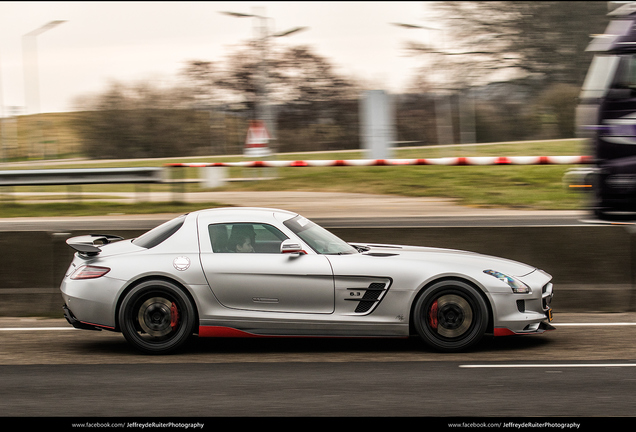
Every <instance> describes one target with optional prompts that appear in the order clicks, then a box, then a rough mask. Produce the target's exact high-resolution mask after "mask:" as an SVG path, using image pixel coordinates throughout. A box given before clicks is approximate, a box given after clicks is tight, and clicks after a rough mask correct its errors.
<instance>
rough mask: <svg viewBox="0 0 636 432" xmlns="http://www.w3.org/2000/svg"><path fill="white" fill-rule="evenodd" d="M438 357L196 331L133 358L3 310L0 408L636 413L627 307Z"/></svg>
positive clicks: (92, 335)
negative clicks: (172, 350)
mask: <svg viewBox="0 0 636 432" xmlns="http://www.w3.org/2000/svg"><path fill="white" fill-rule="evenodd" d="M554 324H555V326H556V327H557V329H556V330H555V331H552V332H549V333H546V334H544V335H541V336H531V337H519V338H497V339H492V340H487V341H485V342H484V343H483V344H482V345H481V346H480V347H479V348H477V349H476V350H474V351H473V352H469V353H464V354H441V353H437V352H433V351H431V350H429V349H428V348H426V347H424V346H423V345H422V344H421V343H420V342H419V341H418V340H416V339H409V340H405V339H390V340H387V339H354V340H350V339H198V338H194V339H193V340H192V341H191V343H190V344H189V345H188V346H187V347H186V348H185V349H184V351H183V352H181V353H178V354H175V355H170V356H147V355H140V354H138V353H137V352H135V351H134V350H133V349H132V348H130V347H129V346H128V345H127V343H126V342H125V340H124V338H123V337H122V336H121V335H120V334H117V333H111V332H91V331H84V330H75V329H70V328H69V326H68V324H66V323H65V322H64V321H63V320H45V319H35V318H21V319H18V320H16V319H8V318H7V319H1V320H0V415H2V416H10V417H13V416H17V417H36V418H37V417H42V416H43V417H48V416H62V417H66V416H72V417H109V416H117V417H143V418H146V419H147V418H160V417H166V416H169V417H173V416H177V417H184V418H210V417H219V416H222V417H225V416H230V417H241V418H243V417H289V416H291V417H299V416H302V417H322V416H325V417H341V416H346V417H361V418H362V417H384V418H386V417H411V416H418V417H419V416H431V417H479V418H481V417H491V418H504V419H505V418H508V417H511V418H515V417H526V416H530V417H532V418H534V419H535V420H539V419H542V418H554V417H574V418H582V419H587V418H589V417H603V418H606V417H616V416H619V417H622V416H627V417H631V416H634V414H635V413H636V393H635V392H634V391H633V389H634V384H635V383H636V344H634V343H633V341H634V339H635V337H636V314H558V313H556V314H555V321H554Z"/></svg>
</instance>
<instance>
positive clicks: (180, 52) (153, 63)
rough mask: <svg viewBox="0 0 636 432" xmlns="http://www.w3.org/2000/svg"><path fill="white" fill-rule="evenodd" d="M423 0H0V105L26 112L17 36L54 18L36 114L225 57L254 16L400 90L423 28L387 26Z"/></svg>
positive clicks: (414, 11)
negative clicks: (410, 45)
mask: <svg viewBox="0 0 636 432" xmlns="http://www.w3.org/2000/svg"><path fill="white" fill-rule="evenodd" d="M424 3H425V2H415V1H414V2H399V1H390V2H389V1H378V2H357V1H356V2H324V1H310V2H301V1H297V2H294V1H291V2H267V1H265V2H263V1H261V2H251V1H244V2H222V1H219V2H213V1H206V2H204V1H201V2H188V1H179V2H163V1H156V2H155V1H143V2H134V1H125V2H82V1H80V2H56V1H46V2H29V1H13V2H8V1H0V85H1V87H0V105H2V106H4V115H5V116H6V115H9V114H11V113H12V112H13V108H12V107H20V109H21V110H22V111H20V112H21V113H24V112H26V111H25V108H24V107H25V105H26V102H25V85H24V81H25V79H24V72H23V71H24V68H23V55H22V39H23V36H24V35H25V34H27V33H29V32H31V31H33V30H36V29H38V28H40V27H41V26H43V25H44V24H46V23H48V22H50V21H53V20H67V21H66V22H65V23H63V24H61V25H59V26H57V27H55V28H52V29H50V30H47V31H45V32H44V33H42V34H40V35H38V36H37V38H36V41H37V59H38V73H39V99H40V109H39V111H40V112H58V111H72V110H73V108H74V107H73V103H72V102H73V99H74V98H75V97H76V96H81V95H86V94H92V93H95V92H99V91H101V90H103V89H105V88H106V87H107V85H108V84H109V82H110V81H112V80H115V81H121V82H124V83H134V82H137V81H140V80H163V81H167V82H169V81H170V80H171V79H173V78H174V77H175V76H176V74H177V72H178V71H179V70H180V69H181V68H182V66H183V65H184V62H186V61H188V60H194V59H197V60H212V61H222V60H223V59H224V58H225V56H226V55H227V54H229V53H230V52H231V48H232V46H233V45H236V44H239V43H241V42H243V41H245V40H247V39H249V38H251V37H252V36H253V34H254V22H253V19H251V18H233V17H229V16H226V15H222V14H220V13H219V12H220V11H233V12H241V13H252V12H253V11H254V8H263V9H261V10H262V11H264V13H265V14H266V15H267V16H269V17H271V18H273V27H274V28H273V30H275V31H284V30H288V29H291V28H294V27H298V26H306V27H309V28H308V29H307V30H305V31H303V32H299V33H296V34H294V35H290V36H288V37H285V38H280V39H279V40H280V42H282V43H285V44H289V45H297V44H298V45H301V44H302V45H309V46H311V47H312V48H313V49H314V51H315V52H317V53H318V54H320V55H322V56H324V57H326V58H327V59H329V60H330V61H331V62H332V63H333V64H334V65H335V66H336V67H337V68H338V70H340V71H341V72H343V73H346V74H354V75H355V76H359V77H361V78H364V79H366V80H371V81H372V82H373V84H374V86H375V87H376V88H378V89H385V90H388V91H391V92H396V91H400V90H401V89H403V88H404V86H405V85H406V84H407V82H408V81H409V79H410V77H411V75H412V74H413V72H414V68H415V66H416V65H417V63H416V60H414V59H412V58H408V57H407V56H405V51H404V44H405V42H406V41H408V40H418V39H419V40H423V38H425V37H426V35H425V34H424V33H423V32H424V31H421V30H406V29H402V28H398V27H395V26H392V25H390V24H389V23H392V22H406V23H415V24H420V25H431V24H433V23H431V22H430V21H428V22H427V16H426V10H425V4H424Z"/></svg>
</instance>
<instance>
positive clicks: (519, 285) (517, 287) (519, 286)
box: [484, 270, 531, 294]
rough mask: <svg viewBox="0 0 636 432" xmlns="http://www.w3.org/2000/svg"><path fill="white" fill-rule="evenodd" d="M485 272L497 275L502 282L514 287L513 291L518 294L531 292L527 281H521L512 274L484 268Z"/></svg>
mask: <svg viewBox="0 0 636 432" xmlns="http://www.w3.org/2000/svg"><path fill="white" fill-rule="evenodd" d="M484 273H486V274H487V275H490V276H493V277H496V278H497V279H499V280H500V281H502V282H505V283H506V284H508V286H509V287H510V288H512V292H513V293H516V294H529V293H530V292H531V290H530V287H529V286H528V285H526V284H525V283H523V282H521V281H520V280H518V279H515V278H513V277H512V276H508V275H505V274H503V273H500V272H498V271H494V270H484Z"/></svg>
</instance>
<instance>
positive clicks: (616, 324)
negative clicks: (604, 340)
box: [550, 322, 636, 327]
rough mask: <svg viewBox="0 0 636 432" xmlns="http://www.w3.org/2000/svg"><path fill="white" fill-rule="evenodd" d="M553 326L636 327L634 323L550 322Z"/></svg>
mask: <svg viewBox="0 0 636 432" xmlns="http://www.w3.org/2000/svg"><path fill="white" fill-rule="evenodd" d="M550 324H551V325H553V326H555V327H556V326H559V327H560V326H571V327H576V326H581V327H584V326H587V327H594V326H636V322H633V323H632V322H618V323H554V322H551V323H550Z"/></svg>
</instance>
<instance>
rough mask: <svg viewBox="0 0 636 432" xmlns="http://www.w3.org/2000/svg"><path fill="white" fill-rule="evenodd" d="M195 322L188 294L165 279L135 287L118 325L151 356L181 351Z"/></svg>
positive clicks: (134, 344)
mask: <svg viewBox="0 0 636 432" xmlns="http://www.w3.org/2000/svg"><path fill="white" fill-rule="evenodd" d="M195 320H196V318H195V311H194V307H193V306H192V302H191V301H190V298H189V297H188V296H187V294H186V293H185V292H184V291H183V290H181V289H180V288H179V287H177V286H176V285H175V284H173V283H171V282H168V281H163V280H152V281H146V282H142V283H141V284H139V285H137V286H135V287H134V288H133V289H132V290H130V291H129V292H128V293H127V294H126V296H125V297H124V299H123V301H122V304H121V307H120V309H119V326H120V329H121V332H122V334H123V335H124V337H125V338H126V340H127V341H128V342H129V343H131V344H132V345H133V346H135V347H136V348H137V349H139V350H141V351H143V352H146V353H151V354H167V353H169V352H172V351H174V350H176V349H177V348H179V347H180V346H181V345H182V344H183V343H184V342H185V341H186V340H187V339H188V338H189V337H190V336H191V335H192V333H193V330H194V325H195Z"/></svg>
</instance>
